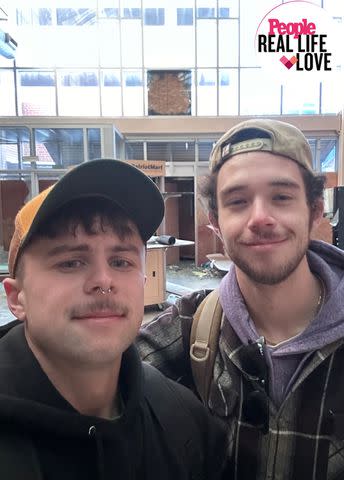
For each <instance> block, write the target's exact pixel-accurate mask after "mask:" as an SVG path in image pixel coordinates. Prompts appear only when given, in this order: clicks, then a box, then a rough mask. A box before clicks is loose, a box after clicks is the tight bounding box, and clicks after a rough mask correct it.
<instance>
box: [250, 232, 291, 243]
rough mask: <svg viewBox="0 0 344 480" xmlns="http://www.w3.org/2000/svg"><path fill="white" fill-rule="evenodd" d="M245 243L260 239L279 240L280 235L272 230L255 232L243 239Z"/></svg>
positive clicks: (280, 238)
mask: <svg viewBox="0 0 344 480" xmlns="http://www.w3.org/2000/svg"><path fill="white" fill-rule="evenodd" d="M243 240H244V242H245V243H252V242H255V241H260V240H271V241H280V240H282V237H281V236H280V235H276V234H275V233H272V232H255V233H254V234H253V235H251V236H250V237H249V238H244V239H243Z"/></svg>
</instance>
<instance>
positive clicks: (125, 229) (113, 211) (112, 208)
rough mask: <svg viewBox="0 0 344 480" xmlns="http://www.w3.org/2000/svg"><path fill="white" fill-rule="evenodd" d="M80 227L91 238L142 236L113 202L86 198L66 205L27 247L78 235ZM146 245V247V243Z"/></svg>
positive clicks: (44, 225)
mask: <svg viewBox="0 0 344 480" xmlns="http://www.w3.org/2000/svg"><path fill="white" fill-rule="evenodd" d="M78 227H82V228H83V229H84V230H85V232H86V234H87V235H96V234H97V233H99V232H105V231H106V230H107V229H108V228H110V229H111V230H112V231H113V232H115V233H116V234H117V235H118V236H119V238H120V239H121V240H124V239H125V238H127V237H131V236H132V235H134V234H135V233H137V234H138V235H140V232H139V230H138V229H137V228H136V225H135V224H134V222H132V221H131V220H130V218H129V217H128V215H127V214H126V213H125V212H124V211H123V210H122V209H121V208H120V207H119V206H117V205H116V204H114V203H113V202H112V201H111V200H108V199H106V198H103V197H86V198H78V199H76V200H72V201H71V202H68V203H66V204H65V205H63V206H62V207H61V208H60V209H59V210H57V211H56V213H55V214H54V215H53V216H51V217H49V218H48V220H47V221H46V222H43V223H42V224H41V225H40V227H39V228H38V230H37V232H36V233H35V234H34V235H33V237H32V238H31V239H30V241H29V243H28V245H27V246H29V245H30V244H32V243H33V242H34V241H35V240H36V239H37V238H42V237H43V238H57V237H58V236H59V235H64V234H68V233H69V234H71V235H76V230H77V228H78ZM140 236H141V235H140ZM141 239H142V237H141ZM142 242H143V243H144V244H145V241H144V240H143V239H142ZM25 249H26V247H25V248H24V250H23V252H21V253H20V257H19V258H18V263H17V267H16V276H19V275H20V274H21V273H22V269H23V267H22V262H21V261H20V260H21V256H22V253H24V252H25Z"/></svg>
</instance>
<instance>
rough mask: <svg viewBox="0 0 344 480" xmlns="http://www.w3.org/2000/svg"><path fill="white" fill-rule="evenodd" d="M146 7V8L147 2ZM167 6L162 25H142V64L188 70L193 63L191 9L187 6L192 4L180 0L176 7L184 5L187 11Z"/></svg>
mask: <svg viewBox="0 0 344 480" xmlns="http://www.w3.org/2000/svg"><path fill="white" fill-rule="evenodd" d="M147 4H148V5H149V3H148V2H147ZM148 5H147V6H148ZM167 5H168V8H166V9H165V25H164V26H161V27H160V28H159V27H158V26H156V27H155V28H151V27H150V26H147V25H144V28H143V35H144V39H143V45H144V52H143V54H144V64H145V66H146V67H147V68H149V69H150V68H152V69H155V68H159V69H176V70H179V69H181V68H190V67H192V66H194V64H195V32H194V28H192V23H193V22H192V16H193V8H191V7H190V5H192V3H191V2H190V0H185V1H184V2H181V1H180V0H179V3H178V6H181V5H182V6H184V5H185V7H189V8H176V5H175V3H174V2H173V3H167ZM178 12H179V13H178ZM183 12H184V13H183ZM185 12H189V13H188V14H187V13H185ZM178 22H179V23H178ZM177 23H178V25H177ZM172 39H173V40H172ZM157 40H158V41H157Z"/></svg>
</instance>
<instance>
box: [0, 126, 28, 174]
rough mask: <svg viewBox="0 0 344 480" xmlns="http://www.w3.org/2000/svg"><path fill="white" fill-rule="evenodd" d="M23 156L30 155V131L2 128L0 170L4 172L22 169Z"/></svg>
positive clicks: (20, 128)
mask: <svg viewBox="0 0 344 480" xmlns="http://www.w3.org/2000/svg"><path fill="white" fill-rule="evenodd" d="M23 155H30V131H29V129H27V128H24V127H19V128H18V127H13V128H12V127H2V128H0V168H1V169H3V170H5V169H17V168H20V165H21V157H22V156H23Z"/></svg>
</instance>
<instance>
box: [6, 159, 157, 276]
mask: <svg viewBox="0 0 344 480" xmlns="http://www.w3.org/2000/svg"><path fill="white" fill-rule="evenodd" d="M94 196H97V197H103V198H107V199H108V200H110V201H112V202H113V203H115V204H116V205H118V206H119V207H120V208H121V209H122V210H123V211H124V212H125V213H126V214H127V215H128V217H129V218H130V219H131V220H132V221H133V222H134V223H135V225H136V226H137V228H138V231H139V232H140V235H141V237H142V239H143V241H147V240H148V239H149V238H150V237H151V236H152V235H153V233H154V232H155V230H156V229H157V228H158V226H159V225H160V223H161V221H162V219H163V216H164V201H163V198H162V195H161V193H160V192H159V189H158V188H157V186H156V185H155V183H154V182H153V181H152V180H151V179H150V178H149V177H147V175H145V174H144V173H143V172H141V171H140V170H139V169H138V168H136V167H134V166H132V165H130V164H128V163H126V162H124V161H120V160H112V159H99V160H92V161H90V162H86V163H82V164H81V165H78V166H76V167H75V168H73V169H71V170H69V171H68V172H67V173H66V174H65V175H64V176H63V177H62V178H60V180H59V181H58V182H57V183H55V184H54V185H53V186H51V187H49V188H47V189H46V190H44V191H43V192H41V193H40V194H39V195H37V196H36V197H34V198H33V199H32V200H30V201H29V202H28V203H26V204H25V205H24V206H23V208H22V209H21V210H20V211H19V212H18V213H17V216H16V218H15V230H14V234H13V237H12V240H11V244H10V248H9V258H8V268H9V272H10V275H11V277H13V278H14V276H15V269H16V265H17V262H18V258H19V255H20V254H21V253H22V251H23V249H24V248H25V246H27V244H28V243H29V241H30V239H31V238H32V236H33V235H34V234H35V233H36V232H37V230H38V228H39V227H40V226H41V225H42V223H44V222H46V221H47V220H48V219H49V218H51V217H52V216H53V215H54V214H55V212H56V211H57V210H58V209H59V208H61V207H62V206H63V205H65V204H66V203H68V202H70V201H71V200H76V199H78V198H84V197H85V198H86V197H94Z"/></svg>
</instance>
